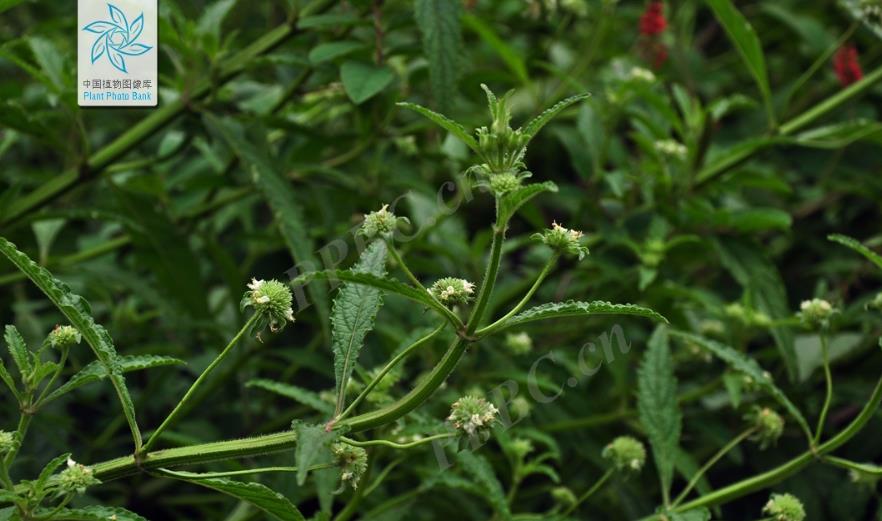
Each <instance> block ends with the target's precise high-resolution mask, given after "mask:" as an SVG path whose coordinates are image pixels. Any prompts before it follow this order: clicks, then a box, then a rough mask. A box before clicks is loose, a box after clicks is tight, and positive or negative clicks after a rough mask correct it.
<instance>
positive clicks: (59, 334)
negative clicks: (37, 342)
mask: <svg viewBox="0 0 882 521" xmlns="http://www.w3.org/2000/svg"><path fill="white" fill-rule="evenodd" d="M82 339H83V336H82V335H81V334H80V332H79V331H77V328H75V327H73V326H55V329H53V330H52V331H51V332H50V333H49V336H47V337H46V343H47V344H49V345H50V346H51V347H52V348H54V349H68V348H70V347H73V346H74V345H75V344H79V343H80V342H81V341H82Z"/></svg>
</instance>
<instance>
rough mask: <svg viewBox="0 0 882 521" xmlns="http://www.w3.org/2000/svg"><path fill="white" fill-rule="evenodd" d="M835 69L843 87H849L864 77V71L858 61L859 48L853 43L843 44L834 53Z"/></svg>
mask: <svg viewBox="0 0 882 521" xmlns="http://www.w3.org/2000/svg"><path fill="white" fill-rule="evenodd" d="M833 71H834V72H835V73H836V78H837V79H838V80H839V84H840V85H842V86H843V87H848V86H849V85H851V84H852V83H854V82H856V81H858V80H860V79H861V78H863V77H864V71H863V70H862V69H861V63H860V61H858V52H857V49H856V48H855V47H854V46H853V45H843V46H842V47H840V48H839V50H837V51H836V54H834V55H833Z"/></svg>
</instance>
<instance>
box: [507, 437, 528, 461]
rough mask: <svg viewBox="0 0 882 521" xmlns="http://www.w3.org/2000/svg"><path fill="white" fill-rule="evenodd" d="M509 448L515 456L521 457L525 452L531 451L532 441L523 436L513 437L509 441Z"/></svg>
mask: <svg viewBox="0 0 882 521" xmlns="http://www.w3.org/2000/svg"><path fill="white" fill-rule="evenodd" d="M509 448H510V449H511V451H512V452H513V453H514V455H515V456H517V457H518V458H521V459H523V458H524V457H525V456H526V455H527V454H529V453H531V452H533V442H532V441H530V440H528V439H525V438H515V439H513V440H512V441H511V445H509Z"/></svg>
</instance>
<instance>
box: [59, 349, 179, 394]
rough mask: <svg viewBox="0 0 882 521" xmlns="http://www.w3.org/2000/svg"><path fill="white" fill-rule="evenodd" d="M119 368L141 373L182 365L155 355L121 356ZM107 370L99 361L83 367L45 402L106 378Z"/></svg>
mask: <svg viewBox="0 0 882 521" xmlns="http://www.w3.org/2000/svg"><path fill="white" fill-rule="evenodd" d="M117 362H118V364H119V368H120V370H121V371H122V372H123V373H128V372H129V371H141V370H144V369H152V368H154V367H165V366H169V365H184V363H185V362H184V361H183V360H178V359H177V358H172V357H170V356H157V355H133V356H121V357H119V358H118V359H117ZM107 376H108V375H107V369H105V367H104V366H103V365H102V364H101V362H99V361H94V362H91V363H89V364H88V365H86V367H83V368H82V369H80V370H79V371H77V373H76V374H74V375H73V376H71V377H70V379H68V381H67V382H65V383H64V384H63V385H60V386H58V388H57V389H55V390H54V391H52V392H51V393H49V394H48V395H47V396H46V398H45V401H47V402H49V401H52V400H54V399H56V398H60V397H61V396H63V395H65V394H67V393H69V392H71V391H73V390H74V389H77V388H78V387H82V386H84V385H86V384H90V383H93V382H97V381H99V380H103V379H104V378H107Z"/></svg>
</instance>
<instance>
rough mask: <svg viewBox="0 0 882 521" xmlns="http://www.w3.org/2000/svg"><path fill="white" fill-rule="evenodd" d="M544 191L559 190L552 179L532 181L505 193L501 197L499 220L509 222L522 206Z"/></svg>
mask: <svg viewBox="0 0 882 521" xmlns="http://www.w3.org/2000/svg"><path fill="white" fill-rule="evenodd" d="M543 192H557V185H556V184H554V183H552V182H551V181H546V182H544V183H532V184H528V185H526V186H522V187H520V188H518V189H517V190H514V191H511V192H508V193H507V194H505V195H503V196H502V197H501V198H500V199H499V218H498V220H499V222H501V223H504V222H508V220H509V219H511V218H512V216H514V214H515V213H516V212H517V211H518V209H519V208H520V207H521V206H523V205H524V204H526V203H527V202H528V201H530V199H532V198H534V197H536V196H537V195H539V194H541V193H543Z"/></svg>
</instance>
